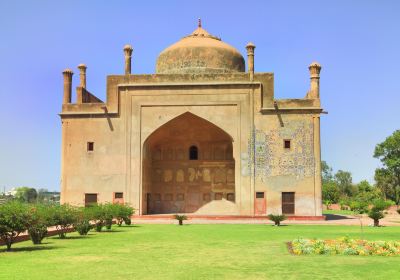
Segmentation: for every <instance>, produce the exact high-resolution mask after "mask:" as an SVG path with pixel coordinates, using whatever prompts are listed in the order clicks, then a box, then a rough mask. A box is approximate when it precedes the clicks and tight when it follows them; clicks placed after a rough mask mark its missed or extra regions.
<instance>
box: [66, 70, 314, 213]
mask: <svg viewBox="0 0 400 280" xmlns="http://www.w3.org/2000/svg"><path fill="white" fill-rule="evenodd" d="M254 79H255V81H256V82H254V83H250V82H249V81H248V75H247V73H240V74H225V75H223V74H219V75H207V74H203V75H187V74H182V75H179V74H176V75H125V76H110V77H109V78H108V83H107V102H106V103H97V104H91V103H87V104H64V105H63V112H62V113H61V117H62V122H63V124H62V126H63V149H62V154H63V156H62V183H61V185H62V201H63V202H68V203H73V204H83V202H84V194H85V193H98V194H99V196H98V198H99V202H106V201H112V198H113V193H114V192H123V193H124V200H125V201H126V202H128V203H131V204H132V205H133V207H135V208H136V209H138V212H139V214H143V213H146V211H147V209H149V207H150V208H154V207H155V206H154V205H147V194H148V193H150V194H152V193H153V190H152V188H153V187H155V189H156V190H157V192H154V194H160V201H161V202H162V201H163V199H164V200H165V205H161V208H160V209H161V212H165V211H169V212H173V211H175V210H177V211H179V210H181V209H183V210H185V211H189V212H192V211H193V212H195V213H198V214H209V215H218V214H231V215H253V213H254V200H255V198H254V196H255V192H257V191H262V192H265V194H266V196H265V197H266V198H265V199H266V204H267V213H280V212H281V196H282V192H286V191H287V192H295V199H296V209H295V214H296V215H321V211H320V206H319V205H320V203H321V197H320V189H318V188H320V186H318V183H317V181H318V180H317V179H318V178H317V177H318V174H317V173H318V172H315V170H316V166H317V163H318V161H319V159H318V155H317V154H316V151H318V147H319V142H318V141H319V140H316V139H319V138H318V137H316V133H319V130H316V125H317V124H318V125H319V120H318V122H317V118H318V117H319V112H320V108H319V101H318V102H317V101H314V100H305V99H301V100H283V101H279V100H278V101H277V102H276V103H274V99H273V75H272V74H269V73H261V74H257V73H256V74H255V76H254ZM187 113H191V114H193V115H194V116H196V117H199V118H201V119H203V120H205V121H208V122H210V123H211V124H213V125H215V126H216V127H218V128H219V129H221V130H222V131H224V133H226V134H227V135H229V137H230V143H232V148H231V150H232V157H233V161H232V162H231V163H230V162H225V161H220V160H219V159H217V158H212V160H211V161H210V160H205V158H204V159H202V160H201V161H199V162H198V164H199V165H201V167H200V166H199V165H198V166H192V163H191V162H190V161H188V162H185V161H181V162H179V163H176V162H175V163H173V162H168V161H166V162H160V161H159V162H157V160H155V161H153V157H152V156H153V152H154V149H153V148H154V147H153V146H150V147H146V140H147V139H149V137H150V136H151V135H152V134H153V133H154V132H155V131H157V130H158V129H159V128H160V127H162V126H163V125H165V124H166V123H168V122H169V121H171V120H173V119H175V118H177V117H179V116H182V115H184V114H187ZM318 129H319V128H318ZM204 131H207V130H204ZM317 131H318V132H317ZM213 138H215V137H214V136H213ZM284 139H288V140H290V141H291V149H290V150H285V149H284V146H283V140H284ZM89 141H90V142H94V143H95V144H94V145H95V148H94V151H93V152H87V151H86V144H87V142H89ZM214 141H215V139H214ZM206 142H207V141H206ZM208 142H209V143H208V144H207V145H211V146H212V145H213V144H212V143H211V142H212V141H211V140H209V141H208ZM180 144H181V145H182V143H180ZM183 144H185V143H183ZM185 145H189V144H188V143H186V144H185ZM207 145H205V146H207ZM162 149H164V148H162ZM174 149H175V150H176V151H177V150H179V149H177V148H176V147H175V148H174ZM185 149H187V147H186V146H185ZM164 150H165V151H168V148H166V149H164ZM175 150H174V151H175ZM202 150H204V149H203V148H202ZM164 153H167V154H166V157H168V152H164V151H162V152H161V154H164ZM173 154H175V155H176V156H178V154H179V152H173ZM176 159H177V158H176ZM213 160H215V161H213ZM206 169H209V170H210V171H209V175H210V177H211V179H210V180H211V181H210V182H208V179H206V181H204V180H205V178H208V175H207V171H205V170H206ZM157 170H158V171H157ZM168 170H170V171H168ZM220 170H225V175H224V176H221V177H222V178H225V179H221V180H223V181H226V184H225V185H223V187H222V188H221V191H218V186H217V185H216V186H217V188H216V189H213V187H212V185H213V184H217V183H218V182H216V178H218V176H219V175H218V173H220ZM229 170H233V171H232V172H231V171H229ZM181 171H182V172H181ZM154 172H155V173H154ZM170 173H171V174H170ZM228 173H229V174H228ZM232 173H233V174H234V175H233V176H234V178H232ZM159 175H160V176H159ZM253 175H254V176H253ZM229 176H230V177H229ZM159 178H161V179H160V180H158V179H159ZM169 178H170V179H169ZM182 178H183V180H182ZM190 178H192V179H193V180H192V181H191V179H190ZM228 178H230V179H228ZM164 179H168V180H169V181H168V182H165V180H164ZM163 180H164V182H163ZM169 182H171V183H169ZM233 182H234V184H232V183H233ZM161 183H162V184H161ZM164 183H168V184H170V185H171V186H176V190H174V191H173V190H172V188H171V187H168V186H167V187H163V186H165V185H164ZM157 184H160V186H157ZM168 184H167V185H168ZM161 185H163V186H161ZM191 185H193V186H196V187H195V188H203V189H202V190H201V191H199V192H198V193H204V192H206V191H205V190H207V192H209V193H211V194H214V193H217V192H222V193H223V199H222V200H212V198H215V197H213V196H212V195H210V198H211V201H210V202H208V203H206V204H204V205H201V203H200V204H199V203H198V204H197V206H196V207H197V208H196V207H192V208H190V209H189V208H185V206H182V205H180V204H179V203H180V202H178V196H179V194H182V193H184V194H185V195H184V197H186V198H188V196H186V194H187V193H188V190H189V189H190V188H191ZM233 185H234V188H232V187H233ZM210 186H211V187H210ZM221 186H222V185H221ZM178 187H179V188H178ZM160 188H165V189H164V190H163V191H158V190H159V189H160ZM232 189H234V191H233V193H234V202H233V201H229V200H228V197H227V194H228V193H231V190H232ZM171 195H172V199H171ZM198 195H199V194H197V196H198ZM201 196H202V195H201ZM214 196H215V194H214ZM179 199H181V196H179ZM184 199H185V198H184ZM193 199H194V200H196V199H197V198H193ZM198 199H199V201H200V200H201V201H203V200H204V197H201V199H200V198H198ZM149 201H150V203H153V202H152V201H151V199H150V200H149ZM177 203H178V204H177ZM181 204H183V203H181ZM182 207H183V208H182ZM165 209H168V210H165ZM196 209H197V210H196ZM155 212H157V211H155ZM267 213H266V214H267Z"/></svg>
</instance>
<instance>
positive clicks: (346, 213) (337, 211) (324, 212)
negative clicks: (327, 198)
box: [322, 210, 354, 215]
mask: <svg viewBox="0 0 400 280" xmlns="http://www.w3.org/2000/svg"><path fill="white" fill-rule="evenodd" d="M322 214H334V215H354V212H353V211H351V210H324V211H323V212H322Z"/></svg>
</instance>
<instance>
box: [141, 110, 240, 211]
mask: <svg viewBox="0 0 400 280" xmlns="http://www.w3.org/2000/svg"><path fill="white" fill-rule="evenodd" d="M215 200H226V201H227V202H229V203H234V201H235V161H234V159H233V150H232V138H231V137H230V136H229V135H228V134H227V133H226V132H225V131H223V130H222V129H220V128H219V127H217V126H215V125H214V124H212V123H210V122H208V121H207V120H205V119H203V118H200V117H198V116H196V115H193V114H191V113H188V112H187V113H184V114H182V115H180V116H178V117H176V118H175V119H173V120H171V121H169V122H167V123H166V124H164V125H163V126H161V127H160V128H158V129H157V130H156V131H154V132H153V133H152V134H151V135H150V136H149V137H148V139H147V140H146V142H145V143H144V149H143V214H163V213H195V212H196V211H198V210H199V209H200V208H202V207H204V206H205V205H207V204H209V203H211V202H212V201H215Z"/></svg>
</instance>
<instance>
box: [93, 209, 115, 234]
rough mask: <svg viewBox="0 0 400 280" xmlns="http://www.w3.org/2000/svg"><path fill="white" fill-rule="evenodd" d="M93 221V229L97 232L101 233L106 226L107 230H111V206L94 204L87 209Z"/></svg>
mask: <svg viewBox="0 0 400 280" xmlns="http://www.w3.org/2000/svg"><path fill="white" fill-rule="evenodd" d="M88 209H90V211H91V213H92V217H93V220H94V221H95V229H96V231H97V232H101V231H102V230H103V227H104V226H106V227H107V228H108V229H110V228H111V225H112V219H113V208H112V204H110V203H107V204H95V205H93V206H91V207H89V208H88Z"/></svg>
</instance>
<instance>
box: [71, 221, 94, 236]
mask: <svg viewBox="0 0 400 280" xmlns="http://www.w3.org/2000/svg"><path fill="white" fill-rule="evenodd" d="M74 229H75V230H76V231H77V232H78V233H79V235H87V234H88V233H89V231H90V230H91V229H92V225H91V224H90V222H89V221H88V220H85V219H79V220H78V221H77V222H76V223H75V224H74Z"/></svg>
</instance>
